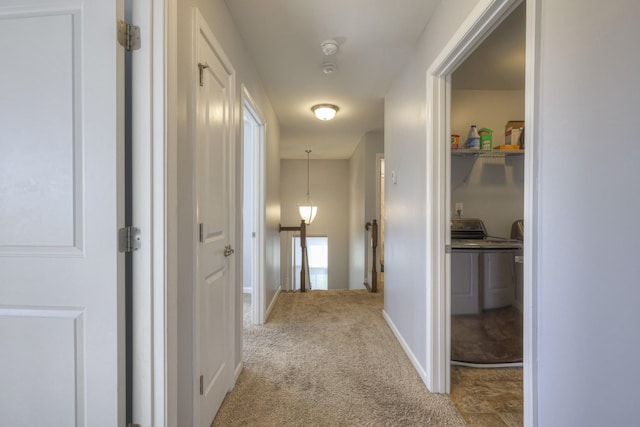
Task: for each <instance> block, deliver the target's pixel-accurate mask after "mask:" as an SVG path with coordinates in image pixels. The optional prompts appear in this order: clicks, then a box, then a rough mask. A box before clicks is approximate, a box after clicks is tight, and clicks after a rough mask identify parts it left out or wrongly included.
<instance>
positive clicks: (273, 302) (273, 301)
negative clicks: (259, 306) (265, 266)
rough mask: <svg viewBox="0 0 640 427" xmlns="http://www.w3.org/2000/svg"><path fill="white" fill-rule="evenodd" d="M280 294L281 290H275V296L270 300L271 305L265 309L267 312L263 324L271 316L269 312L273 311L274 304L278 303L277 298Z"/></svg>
mask: <svg viewBox="0 0 640 427" xmlns="http://www.w3.org/2000/svg"><path fill="white" fill-rule="evenodd" d="M280 292H281V288H278V289H277V290H276V294H275V295H274V296H273V298H272V299H271V303H270V304H269V307H267V311H266V313H265V314H264V321H265V322H266V321H267V319H269V316H271V312H272V311H273V307H275V306H276V302H277V301H278V297H279V296H280Z"/></svg>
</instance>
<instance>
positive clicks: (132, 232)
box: [118, 227, 142, 253]
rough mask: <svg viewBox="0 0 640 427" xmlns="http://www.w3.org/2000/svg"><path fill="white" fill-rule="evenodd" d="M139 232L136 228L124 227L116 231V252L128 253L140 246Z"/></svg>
mask: <svg viewBox="0 0 640 427" xmlns="http://www.w3.org/2000/svg"><path fill="white" fill-rule="evenodd" d="M140 234H141V231H140V229H139V228H138V227H124V228H121V229H120V230H118V250H119V251H120V252H124V253H128V252H133V251H137V250H138V249H140V247H141V246H142V238H141V236H140Z"/></svg>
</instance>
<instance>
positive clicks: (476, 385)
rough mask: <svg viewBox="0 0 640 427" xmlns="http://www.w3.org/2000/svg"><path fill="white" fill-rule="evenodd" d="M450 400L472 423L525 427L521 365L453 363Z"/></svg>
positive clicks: (480, 426)
mask: <svg viewBox="0 0 640 427" xmlns="http://www.w3.org/2000/svg"><path fill="white" fill-rule="evenodd" d="M451 400H452V401H453V403H454V405H455V406H456V408H458V411H459V412H460V413H461V414H462V416H463V417H464V419H465V421H466V422H467V425H469V426H472V427H485V426H486V427H503V426H508V427H519V426H522V425H523V424H524V421H523V396H522V368H496V369H482V368H467V367H462V366H452V367H451Z"/></svg>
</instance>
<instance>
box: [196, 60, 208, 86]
mask: <svg viewBox="0 0 640 427" xmlns="http://www.w3.org/2000/svg"><path fill="white" fill-rule="evenodd" d="M207 68H209V66H208V65H207V63H206V62H205V63H204V64H203V63H201V62H198V72H199V73H200V86H204V80H203V79H202V72H203V71H204V70H206V69H207Z"/></svg>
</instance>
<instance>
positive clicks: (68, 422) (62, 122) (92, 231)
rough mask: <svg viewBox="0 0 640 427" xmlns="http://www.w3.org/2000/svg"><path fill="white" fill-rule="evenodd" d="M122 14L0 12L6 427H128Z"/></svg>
mask: <svg viewBox="0 0 640 427" xmlns="http://www.w3.org/2000/svg"><path fill="white" fill-rule="evenodd" d="M122 13H123V7H122V1H121V0H109V1H85V0H70V1H65V2H58V1H50V0H32V1H29V2H28V3H25V2H23V1H22V0H4V1H3V2H2V6H0V57H1V58H2V72H1V73H0V94H2V95H1V96H0V129H1V132H0V153H2V154H1V155H0V342H1V343H2V344H1V346H2V350H1V351H0V378H2V380H1V383H0V384H1V385H0V414H1V415H0V419H1V421H0V424H2V425H7V426H34V425H43V424H46V425H51V426H98V425H99V426H122V425H124V415H125V412H124V393H123V390H124V384H123V382H124V375H123V374H124V363H123V361H124V360H123V356H124V352H123V343H124V340H123V336H124V334H123V332H124V316H123V313H124V311H123V307H124V304H123V296H124V293H123V286H124V281H123V277H124V276H123V269H122V267H123V256H122V254H119V253H118V238H117V236H118V228H119V227H120V226H121V225H122V224H123V215H122V214H123V204H122V201H123V198H122V195H123V192H122V185H123V175H122V165H123V162H122V155H123V150H122V147H123V144H122V143H123V139H122V135H123V134H122V124H123V120H122V108H121V106H122V105H121V101H122V94H123V48H122V47H120V46H119V45H118V43H117V33H116V28H117V27H116V23H117V19H118V18H119V17H122Z"/></svg>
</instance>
